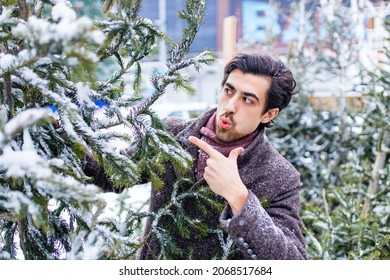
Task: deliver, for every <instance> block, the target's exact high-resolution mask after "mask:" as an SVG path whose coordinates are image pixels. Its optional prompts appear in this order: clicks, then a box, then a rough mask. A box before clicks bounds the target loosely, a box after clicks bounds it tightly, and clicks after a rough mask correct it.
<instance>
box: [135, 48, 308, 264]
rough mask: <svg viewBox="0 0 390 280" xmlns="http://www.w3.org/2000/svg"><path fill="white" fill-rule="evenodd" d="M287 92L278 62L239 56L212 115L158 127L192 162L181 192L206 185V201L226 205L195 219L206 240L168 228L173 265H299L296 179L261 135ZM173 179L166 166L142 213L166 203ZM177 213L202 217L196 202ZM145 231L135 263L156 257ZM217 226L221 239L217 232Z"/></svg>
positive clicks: (155, 241)
mask: <svg viewBox="0 0 390 280" xmlns="http://www.w3.org/2000/svg"><path fill="white" fill-rule="evenodd" d="M294 89H295V80H294V79H293V76H292V74H291V72H290V70H288V69H287V68H286V67H285V66H284V64H283V63H282V62H281V61H276V60H274V59H273V58H271V57H270V56H268V55H258V54H239V55H237V56H236V57H235V58H233V59H232V60H231V61H230V62H229V63H228V64H227V65H226V66H225V71H224V77H223V81H222V90H221V93H220V96H219V101H218V106H217V108H216V109H212V110H210V111H208V112H205V113H204V114H202V115H201V116H199V117H198V118H197V119H195V120H192V121H189V122H185V121H183V120H180V119H178V118H171V119H167V120H166V122H165V124H166V127H167V129H168V130H169V131H171V132H172V133H173V134H174V135H175V136H176V139H177V141H178V142H179V143H180V144H181V145H182V147H183V148H184V149H185V150H186V151H187V152H188V153H189V154H190V155H192V156H193V157H194V159H195V163H194V167H193V169H192V170H191V171H190V172H189V174H187V175H186V177H189V178H193V180H194V182H195V183H194V184H193V185H192V184H190V185H187V186H184V187H182V189H184V190H196V189H197V188H199V187H200V186H202V185H208V186H209V187H210V189H211V190H212V191H213V193H214V197H213V199H215V200H217V201H221V202H225V201H226V202H227V204H226V206H225V208H224V209H223V211H222V213H218V212H216V211H210V212H208V213H207V215H206V216H205V217H204V216H203V217H202V219H203V220H204V222H205V223H206V225H207V227H208V228H210V229H215V230H210V231H209V234H207V235H205V236H204V235H201V234H199V232H197V231H196V230H195V229H190V231H191V234H190V237H189V238H183V237H182V236H181V235H180V234H179V233H178V232H177V230H176V231H175V230H174V229H173V234H172V235H173V239H174V240H175V242H176V244H177V246H178V247H179V248H181V249H182V251H181V252H180V253H178V254H177V255H176V256H174V257H173V258H176V259H181V258H193V259H212V258H217V259H220V258H229V259H306V258H307V253H306V249H305V244H304V240H303V237H302V233H301V227H302V221H301V219H300V216H299V210H300V196H299V187H300V176H299V173H298V172H297V171H296V170H295V169H294V167H293V166H292V165H291V164H290V163H289V162H287V160H286V159H284V158H283V157H282V156H281V155H280V154H279V153H278V152H277V151H276V150H275V149H274V148H273V147H272V146H271V144H270V143H269V141H268V140H267V139H266V138H265V135H264V130H265V127H269V126H270V125H271V123H272V121H273V120H274V119H275V117H276V116H277V115H278V114H279V112H280V111H281V110H282V109H284V108H286V107H287V105H288V104H289V102H290V100H291V97H292V95H293V94H294ZM180 176H182V175H181V174H180V173H179V172H178V171H176V170H175V169H174V168H173V167H172V166H167V169H166V172H165V174H164V176H162V179H163V180H164V183H165V187H164V188H162V189H160V190H152V193H151V199H150V211H153V212H157V211H158V210H159V209H161V208H162V207H164V206H165V205H167V203H169V202H170V199H171V196H172V190H173V185H174V183H175V182H176V181H177V179H179V178H180ZM262 204H263V205H262ZM183 207H184V208H185V211H187V214H188V215H190V216H191V217H193V218H198V217H200V216H202V215H204V214H202V211H200V210H199V209H198V205H197V201H196V200H188V201H186V202H185V205H183ZM171 222H172V221H171V220H170V219H168V218H167V219H161V221H159V224H158V226H159V227H160V228H163V229H172V227H171V226H170V223H171ZM152 226H153V220H152V219H149V220H148V221H147V223H146V228H145V234H144V243H143V246H142V247H141V249H140V250H139V252H138V256H137V258H139V259H155V258H157V257H158V256H159V254H160V252H161V248H162V247H161V246H162V244H161V242H160V241H159V238H158V237H157V236H156V234H153V233H152V232H151V229H152ZM154 226H155V225H154ZM220 226H222V228H223V232H224V233H225V236H223V235H222V236H221V230H219V231H218V228H219V227H220ZM229 240H230V243H229ZM221 244H222V245H221ZM227 244H230V245H227ZM227 247H229V248H228V249H227Z"/></svg>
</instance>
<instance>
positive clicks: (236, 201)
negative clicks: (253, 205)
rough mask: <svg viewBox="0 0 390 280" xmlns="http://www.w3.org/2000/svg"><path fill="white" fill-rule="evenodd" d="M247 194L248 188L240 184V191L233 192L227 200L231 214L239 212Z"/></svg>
mask: <svg viewBox="0 0 390 280" xmlns="http://www.w3.org/2000/svg"><path fill="white" fill-rule="evenodd" d="M248 196H249V192H248V189H247V188H246V187H245V185H242V188H241V191H239V192H238V193H235V194H233V197H232V198H231V199H229V200H228V203H229V205H230V208H231V209H232V212H233V215H234V216H236V215H238V214H240V212H241V210H242V208H243V207H244V205H245V203H246V201H247V199H248Z"/></svg>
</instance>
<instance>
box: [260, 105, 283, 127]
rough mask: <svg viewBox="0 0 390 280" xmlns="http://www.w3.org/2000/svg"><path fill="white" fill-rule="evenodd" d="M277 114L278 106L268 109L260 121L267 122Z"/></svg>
mask: <svg viewBox="0 0 390 280" xmlns="http://www.w3.org/2000/svg"><path fill="white" fill-rule="evenodd" d="M278 114H279V108H272V109H269V110H268V111H267V112H265V114H264V115H263V117H262V118H261V123H269V122H270V121H272V120H273V119H274V118H276V116H277V115H278Z"/></svg>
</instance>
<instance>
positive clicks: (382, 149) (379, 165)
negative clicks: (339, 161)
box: [362, 131, 390, 217]
mask: <svg viewBox="0 0 390 280" xmlns="http://www.w3.org/2000/svg"><path fill="white" fill-rule="evenodd" d="M389 138H390V133H389V131H385V132H384V133H383V138H382V144H381V145H379V149H378V151H377V153H376V159H375V164H374V168H373V170H372V176H371V181H370V185H369V186H368V189H367V194H366V198H365V199H364V206H363V210H362V217H367V216H368V215H369V213H370V212H371V210H372V200H373V199H374V197H375V195H376V193H377V192H378V187H379V176H380V171H381V170H382V169H383V168H384V167H385V163H386V158H387V155H388V154H389V142H390V139H389Z"/></svg>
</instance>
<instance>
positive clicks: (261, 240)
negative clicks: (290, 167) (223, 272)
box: [220, 180, 307, 260]
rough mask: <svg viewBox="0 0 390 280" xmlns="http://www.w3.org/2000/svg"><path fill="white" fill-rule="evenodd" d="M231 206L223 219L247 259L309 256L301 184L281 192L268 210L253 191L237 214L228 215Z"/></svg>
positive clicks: (224, 225) (221, 220)
mask: <svg viewBox="0 0 390 280" xmlns="http://www.w3.org/2000/svg"><path fill="white" fill-rule="evenodd" d="M298 184H299V180H298ZM229 208H230V207H229V206H227V207H226V208H225V209H224V211H223V212H222V214H221V217H220V222H221V224H222V226H223V227H224V228H226V230H227V231H228V233H229V235H230V236H231V237H232V239H233V241H234V243H235V245H236V247H237V248H239V249H240V250H241V251H242V252H243V254H244V256H245V258H246V259H272V260H280V259H307V253H306V247H305V244H304V240H303V236H302V232H301V227H302V221H301V219H300V217H299V209H300V197H299V189H298V187H296V188H293V189H290V190H289V191H287V192H285V193H283V194H280V195H278V197H276V198H274V199H273V200H272V201H271V202H270V204H269V206H268V207H267V208H266V209H265V208H264V207H263V206H262V205H261V203H260V201H259V199H258V198H257V197H256V195H255V194H254V193H253V192H252V191H251V190H250V191H249V196H248V199H247V201H246V203H245V205H244V207H243V208H242V210H241V212H240V213H239V214H238V215H236V216H234V217H232V216H231V215H229V213H231V210H230V209H229Z"/></svg>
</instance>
